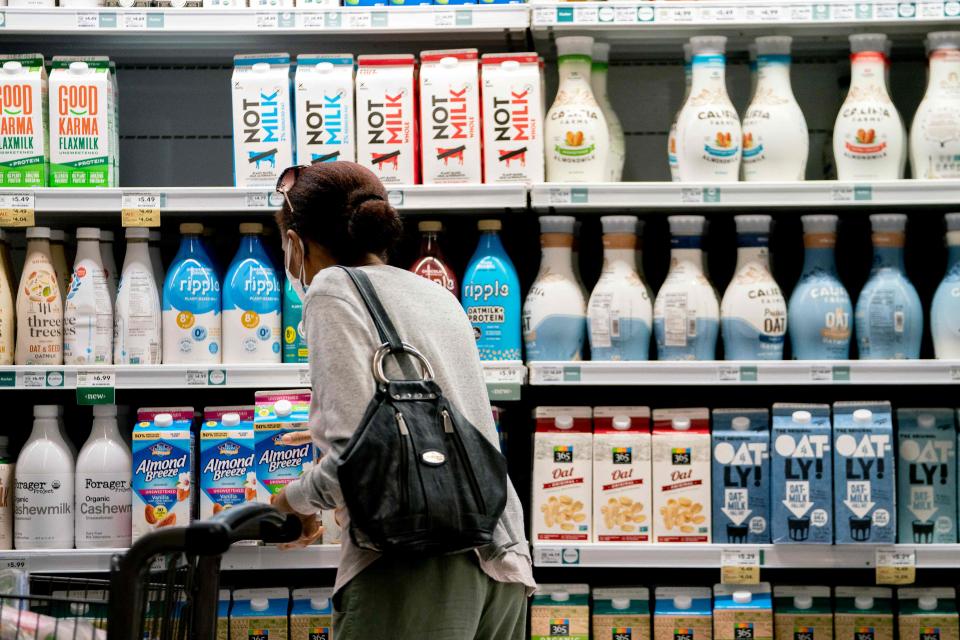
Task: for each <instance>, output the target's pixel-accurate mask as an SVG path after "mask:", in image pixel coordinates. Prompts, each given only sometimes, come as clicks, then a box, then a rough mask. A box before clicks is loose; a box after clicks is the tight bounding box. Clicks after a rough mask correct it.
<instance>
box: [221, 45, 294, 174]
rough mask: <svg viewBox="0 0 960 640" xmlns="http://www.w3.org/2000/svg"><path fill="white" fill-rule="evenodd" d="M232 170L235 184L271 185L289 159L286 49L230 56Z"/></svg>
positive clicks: (290, 137)
mask: <svg viewBox="0 0 960 640" xmlns="http://www.w3.org/2000/svg"><path fill="white" fill-rule="evenodd" d="M232 87H233V174H234V183H235V184H236V186H238V187H271V188H272V187H275V186H276V184H277V179H279V177H280V173H281V172H282V171H283V170H284V169H286V168H287V167H289V166H290V165H292V164H293V109H292V107H291V104H290V55H289V54H287V53H261V54H252V55H238V56H234V57H233V79H232Z"/></svg>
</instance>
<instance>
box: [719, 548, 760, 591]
mask: <svg viewBox="0 0 960 640" xmlns="http://www.w3.org/2000/svg"><path fill="white" fill-rule="evenodd" d="M760 561H761V552H760V550H759V549H724V550H722V551H721V552H720V582H721V583H722V584H760Z"/></svg>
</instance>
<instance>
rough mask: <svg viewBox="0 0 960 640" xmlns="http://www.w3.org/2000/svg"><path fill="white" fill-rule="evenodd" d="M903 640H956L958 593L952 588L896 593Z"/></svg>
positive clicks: (958, 632)
mask: <svg viewBox="0 0 960 640" xmlns="http://www.w3.org/2000/svg"><path fill="white" fill-rule="evenodd" d="M897 600H898V601H899V604H900V610H899V615H898V616H897V623H898V626H899V629H898V630H899V636H898V637H899V639H900V640H957V638H958V636H960V629H958V625H960V621H958V619H957V592H956V590H955V589H954V588H953V587H937V588H928V589H915V588H909V589H897Z"/></svg>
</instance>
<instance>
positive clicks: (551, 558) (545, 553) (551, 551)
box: [533, 547, 562, 566]
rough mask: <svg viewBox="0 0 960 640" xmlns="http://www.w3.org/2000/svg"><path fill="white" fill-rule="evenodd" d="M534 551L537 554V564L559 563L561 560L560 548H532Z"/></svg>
mask: <svg viewBox="0 0 960 640" xmlns="http://www.w3.org/2000/svg"><path fill="white" fill-rule="evenodd" d="M533 551H534V553H535V554H536V555H537V565H540V566H543V565H559V564H561V562H562V560H561V558H562V550H561V549H557V548H553V547H551V548H547V549H542V548H534V550H533Z"/></svg>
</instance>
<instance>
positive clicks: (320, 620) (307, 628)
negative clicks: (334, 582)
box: [290, 589, 333, 640]
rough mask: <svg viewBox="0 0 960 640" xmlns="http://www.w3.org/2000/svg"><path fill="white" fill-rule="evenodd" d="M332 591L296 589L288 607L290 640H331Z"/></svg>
mask: <svg viewBox="0 0 960 640" xmlns="http://www.w3.org/2000/svg"><path fill="white" fill-rule="evenodd" d="M331 598H333V589H296V590H294V592H293V602H292V604H291V606H290V640H333V605H332V604H331Z"/></svg>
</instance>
